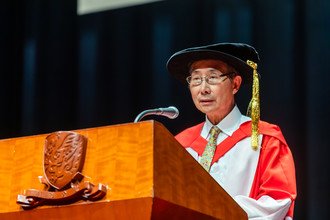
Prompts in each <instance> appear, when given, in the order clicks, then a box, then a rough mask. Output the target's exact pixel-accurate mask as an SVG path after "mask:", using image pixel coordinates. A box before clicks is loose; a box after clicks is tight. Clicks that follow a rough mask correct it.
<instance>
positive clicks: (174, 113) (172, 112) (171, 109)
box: [161, 106, 179, 119]
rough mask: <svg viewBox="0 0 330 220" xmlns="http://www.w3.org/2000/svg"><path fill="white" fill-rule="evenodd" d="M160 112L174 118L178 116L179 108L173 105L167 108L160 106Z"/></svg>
mask: <svg viewBox="0 0 330 220" xmlns="http://www.w3.org/2000/svg"><path fill="white" fill-rule="evenodd" d="M161 111H162V114H161V115H164V116H166V117H168V118H170V119H174V118H177V117H178V116H179V110H178V109H177V108H176V107H174V106H170V107H167V108H161Z"/></svg>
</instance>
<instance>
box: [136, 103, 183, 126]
mask: <svg viewBox="0 0 330 220" xmlns="http://www.w3.org/2000/svg"><path fill="white" fill-rule="evenodd" d="M147 115H162V116H166V117H168V118H170V119H174V118H176V117H178V116H179V110H178V109H177V108H176V107H174V106H170V107H167V108H155V109H148V110H144V111H143V112H141V113H140V114H139V115H138V116H136V118H135V120H134V122H139V121H140V120H141V119H142V118H143V117H145V116H147Z"/></svg>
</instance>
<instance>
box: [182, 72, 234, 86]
mask: <svg viewBox="0 0 330 220" xmlns="http://www.w3.org/2000/svg"><path fill="white" fill-rule="evenodd" d="M218 74H219V77H220V78H221V77H225V76H227V78H225V79H223V80H222V81H220V82H219V83H222V82H224V81H225V80H226V79H228V78H229V77H228V76H229V75H233V74H236V73H235V72H229V73H222V74H220V73H218ZM210 76H211V75H207V76H200V78H201V83H200V84H198V85H192V84H191V83H190V81H191V78H192V76H191V75H190V76H188V77H186V81H187V83H188V85H189V86H200V85H202V83H203V81H205V82H207V84H209V85H217V84H219V83H215V84H212V83H209V77H210Z"/></svg>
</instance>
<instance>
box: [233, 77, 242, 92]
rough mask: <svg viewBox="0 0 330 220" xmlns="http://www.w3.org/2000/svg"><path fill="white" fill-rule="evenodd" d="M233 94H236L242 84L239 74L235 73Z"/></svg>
mask: <svg viewBox="0 0 330 220" xmlns="http://www.w3.org/2000/svg"><path fill="white" fill-rule="evenodd" d="M232 82H233V94H236V93H237V92H238V90H239V88H240V87H241V84H242V77H241V76H240V75H236V76H235V77H234V78H233V79H232Z"/></svg>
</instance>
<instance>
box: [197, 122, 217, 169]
mask: <svg viewBox="0 0 330 220" xmlns="http://www.w3.org/2000/svg"><path fill="white" fill-rule="evenodd" d="M220 131H221V130H220V129H219V128H218V127H217V126H213V127H212V128H211V130H210V139H209V142H208V143H207V145H206V147H205V150H204V152H203V154H202V157H201V160H200V164H201V165H202V167H204V169H205V170H206V171H207V172H209V170H210V167H211V162H212V159H213V156H214V152H215V148H216V146H217V138H218V135H219V134H220Z"/></svg>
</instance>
